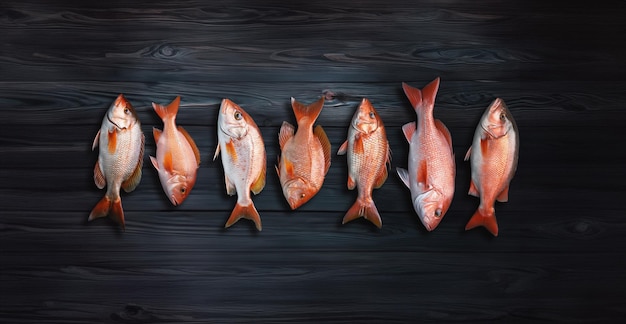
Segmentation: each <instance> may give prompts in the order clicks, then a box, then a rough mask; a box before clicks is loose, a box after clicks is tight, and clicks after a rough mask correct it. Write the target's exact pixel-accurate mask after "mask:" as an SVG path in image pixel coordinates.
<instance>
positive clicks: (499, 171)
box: [465, 98, 519, 236]
mask: <svg viewBox="0 0 626 324" xmlns="http://www.w3.org/2000/svg"><path fill="white" fill-rule="evenodd" d="M518 157H519V132H518V130H517V124H516V123H515V120H514V119H513V115H511V112H510V111H509V109H508V108H507V106H506V104H505V103H504V100H502V99H500V98H497V99H495V100H494V101H493V102H492V103H491V105H489V107H487V109H486V110H485V112H484V113H483V115H482V117H481V118H480V122H479V123H478V126H477V127H476V131H475V132H474V139H473V141H472V146H471V147H470V148H469V150H468V151H467V154H466V155H465V161H467V160H470V165H471V169H472V181H471V183H470V189H469V194H470V195H473V196H476V197H480V205H479V206H478V210H476V212H475V213H474V215H473V216H472V218H470V220H469V222H468V223H467V225H466V226H465V230H469V229H472V228H475V227H478V226H484V227H485V228H486V229H487V230H488V231H489V232H490V233H491V234H493V236H498V223H497V221H496V214H495V208H494V204H495V202H496V200H497V201H500V202H506V201H508V200H509V184H510V182H511V179H513V175H514V174H515V171H516V169H517V161H518Z"/></svg>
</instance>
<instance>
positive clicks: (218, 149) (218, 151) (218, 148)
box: [213, 143, 220, 161]
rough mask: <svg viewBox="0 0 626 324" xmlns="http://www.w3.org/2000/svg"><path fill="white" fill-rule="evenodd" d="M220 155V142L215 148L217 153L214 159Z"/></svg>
mask: <svg viewBox="0 0 626 324" xmlns="http://www.w3.org/2000/svg"><path fill="white" fill-rule="evenodd" d="M219 155H220V144H219V143H218V144H217V147H216V148H215V154H213V161H215V159H217V157H218V156H219Z"/></svg>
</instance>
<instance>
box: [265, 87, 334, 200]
mask: <svg viewBox="0 0 626 324" xmlns="http://www.w3.org/2000/svg"><path fill="white" fill-rule="evenodd" d="M291 107H292V108H293V112H294V114H295V116H296V121H297V122H298V130H297V131H295V127H293V125H291V124H289V123H288V122H283V124H282V126H281V128H280V133H279V135H278V140H279V143H280V149H281V155H280V158H279V161H278V166H276V172H277V173H278V177H279V178H280V185H281V186H282V189H283V195H284V196H285V198H286V199H287V202H288V203H289V206H290V207H291V209H296V208H298V207H300V206H302V205H303V204H304V203H306V202H307V201H309V200H310V199H311V198H312V197H313V196H315V194H317V192H318V191H319V190H320V189H321V188H322V184H323V183H324V177H325V176H326V173H327V172H328V169H329V168H330V142H329V141H328V137H327V136H326V133H324V130H323V129H322V126H319V125H318V126H317V127H315V130H313V124H314V123H315V120H316V119H317V117H318V116H319V114H320V112H321V111H322V108H323V107H324V97H321V98H320V99H319V100H318V101H316V102H314V103H312V104H310V105H308V106H306V105H304V104H302V103H299V102H297V101H296V99H294V98H291Z"/></svg>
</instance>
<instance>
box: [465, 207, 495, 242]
mask: <svg viewBox="0 0 626 324" xmlns="http://www.w3.org/2000/svg"><path fill="white" fill-rule="evenodd" d="M478 226H483V227H485V228H486V229H487V230H488V231H489V232H490V233H491V234H493V236H498V222H497V221H496V215H495V214H492V215H487V214H486V213H484V212H483V211H482V210H481V209H480V208H479V209H478V210H477V211H476V212H475V213H474V215H473V216H472V218H470V220H469V222H467V225H465V230H466V231H467V230H470V229H472V228H475V227H478Z"/></svg>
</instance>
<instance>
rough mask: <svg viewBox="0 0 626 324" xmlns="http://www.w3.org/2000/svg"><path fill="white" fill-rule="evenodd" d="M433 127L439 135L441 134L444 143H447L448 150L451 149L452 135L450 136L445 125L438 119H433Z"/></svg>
mask: <svg viewBox="0 0 626 324" xmlns="http://www.w3.org/2000/svg"><path fill="white" fill-rule="evenodd" d="M435 127H437V129H438V130H439V131H440V132H441V134H443V136H444V137H445V138H446V141H448V145H449V146H450V149H452V135H450V131H449V130H448V127H446V125H444V124H443V122H442V121H441V120H439V119H435Z"/></svg>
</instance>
